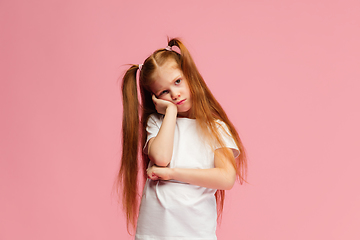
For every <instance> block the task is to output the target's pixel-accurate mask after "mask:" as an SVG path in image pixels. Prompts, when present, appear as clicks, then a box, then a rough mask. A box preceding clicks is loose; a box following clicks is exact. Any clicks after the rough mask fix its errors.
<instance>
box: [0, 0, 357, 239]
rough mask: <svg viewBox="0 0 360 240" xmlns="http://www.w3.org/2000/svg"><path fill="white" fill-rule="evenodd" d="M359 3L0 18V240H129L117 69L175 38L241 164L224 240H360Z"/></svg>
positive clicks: (12, 11) (113, 5)
mask: <svg viewBox="0 0 360 240" xmlns="http://www.w3.org/2000/svg"><path fill="white" fill-rule="evenodd" d="M359 12H360V3H359V1H357V0H342V1H328V0H315V1H314V0H304V1H285V0H283V1H279V0H273V1H211V2H210V1H196V0H193V1H180V2H178V3H175V2H174V3H171V2H170V1H163V0H161V1H126V2H125V1H119V0H118V1H114V0H113V1H112V0H101V1H100V0H92V1H85V0H83V1H80V0H62V1H55V0H42V1H41V0H38V1H36V0H34V1H24V0H23V1H19V0H11V1H10V0H8V1H6V0H5V1H4V0H3V1H1V2H0V24H1V25H0V28H1V34H0V79H1V85H0V109H1V118H0V158H1V159H0V160H1V161H0V239H1V240H13V239H16V240H18V239H30V240H32V239H34V240H35V239H37V240H38V239H40V240H42V239H53V240H57V239H59V240H63V239H87V240H92V239H108V240H110V239H125V240H126V239H132V238H131V237H130V236H128V234H127V232H126V227H125V220H124V217H123V214H122V212H121V207H120V206H119V205H118V204H117V202H116V200H115V198H114V197H113V196H112V195H111V190H112V184H113V181H114V178H115V176H116V173H117V169H118V166H119V156H120V129H121V128H120V123H121V98H120V93H119V85H118V82H117V78H118V77H119V76H121V75H122V74H123V72H124V70H125V69H126V66H124V64H127V63H135V64H136V63H141V62H143V61H144V59H145V57H147V56H148V55H149V54H150V53H151V52H152V51H153V50H155V49H157V48H163V47H165V46H166V36H169V37H182V38H183V39H184V42H185V43H186V44H187V46H188V48H189V49H190V52H191V53H192V54H193V57H194V59H195V61H196V63H197V65H198V67H199V69H200V71H201V73H202V74H203V76H204V78H205V79H206V81H207V83H208V85H209V86H210V88H211V89H212V91H213V93H214V94H215V96H216V97H217V99H218V100H219V101H220V102H221V103H222V105H223V106H224V108H225V109H226V110H227V113H228V115H229V116H230V118H231V120H232V121H233V123H234V124H235V125H236V126H237V128H238V130H239V132H240V135H241V137H242V139H243V142H244V144H245V146H246V148H247V152H248V156H249V178H248V181H249V184H247V185H243V186H240V185H239V184H237V185H236V186H235V187H234V188H233V189H232V190H231V191H230V192H228V195H227V196H228V198H227V202H226V205H225V211H224V217H223V222H222V225H221V227H220V228H219V229H218V238H219V239H220V240H232V239H234V240H237V239H245V240H250V239H251V240H258V239H259V240H260V239H287V240H288V239H291V240H296V239H327V240H333V239H354V240H355V239H360V230H359V225H360V191H359V189H360V186H359V185H360V177H359V176H360V174H359V173H358V171H359V167H360V163H359V160H360V154H359V152H358V151H359V146H360V141H359V135H360V127H359V122H360V111H359V110H360V106H359V105H360V98H359V91H360V81H359V80H360V68H359V57H360V44H359V42H360V14H359Z"/></svg>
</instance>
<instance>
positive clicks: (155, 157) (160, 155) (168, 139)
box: [148, 95, 177, 167]
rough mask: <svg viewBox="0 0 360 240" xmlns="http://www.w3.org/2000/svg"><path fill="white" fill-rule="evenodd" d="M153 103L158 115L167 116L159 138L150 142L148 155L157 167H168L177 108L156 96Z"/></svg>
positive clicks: (158, 135) (154, 138)
mask: <svg viewBox="0 0 360 240" xmlns="http://www.w3.org/2000/svg"><path fill="white" fill-rule="evenodd" d="M153 101H154V104H155V106H156V110H157V111H158V113H160V114H164V115H165V116H164V119H163V122H162V124H161V127H160V130H159V132H158V134H157V136H156V137H153V138H151V139H150V140H149V142H148V155H149V158H150V160H151V161H152V162H153V163H155V164H156V165H157V166H162V167H166V166H167V165H168V164H169V163H170V161H171V158H172V153H173V145H174V132H175V124H176V116H177V107H176V105H175V104H173V103H171V102H169V101H165V100H161V99H157V98H156V97H155V95H153Z"/></svg>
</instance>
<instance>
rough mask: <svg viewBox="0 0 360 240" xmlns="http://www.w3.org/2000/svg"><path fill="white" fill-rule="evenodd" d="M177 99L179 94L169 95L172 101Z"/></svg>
mask: <svg viewBox="0 0 360 240" xmlns="http://www.w3.org/2000/svg"><path fill="white" fill-rule="evenodd" d="M179 97H180V94H179V93H172V94H171V98H172V100H176V99H178V98H179Z"/></svg>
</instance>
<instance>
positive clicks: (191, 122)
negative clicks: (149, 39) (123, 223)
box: [118, 39, 247, 240]
mask: <svg viewBox="0 0 360 240" xmlns="http://www.w3.org/2000/svg"><path fill="white" fill-rule="evenodd" d="M173 47H177V48H178V49H179V50H180V51H179V52H177V51H174V50H173V49H172V48H173ZM137 73H139V87H140V93H141V105H140V106H141V108H140V109H141V112H140V116H139V113H138V105H139V103H138V93H137V84H136V75H137ZM122 93H123V124H122V127H123V135H122V137H123V138H122V140H123V141H122V157H121V167H120V171H119V175H118V183H120V184H121V186H122V189H123V194H122V201H123V206H124V210H125V212H126V216H127V223H128V227H129V226H135V225H137V226H136V235H135V239H136V240H143V239H144V240H146V239H151V240H155V239H159V240H160V239H161V240H165V239H166V240H171V239H173V240H175V239H176V240H180V239H186V240H195V239H196V240H200V239H203V240H205V239H206V240H210V239H211V240H213V239H216V233H215V231H216V224H217V221H216V220H217V216H218V217H220V216H221V212H222V209H223V204H224V197H225V191H224V190H229V189H231V188H232V186H233V184H234V182H235V180H236V178H237V179H238V180H239V181H240V183H243V181H245V174H246V166H247V165H246V157H245V151H244V147H243V145H242V143H241V141H240V138H239V135H238V133H237V132H236V130H235V127H234V126H233V124H232V123H231V122H230V120H229V119H228V117H227V115H226V114H225V112H224V110H223V109H222V107H221V106H220V104H219V103H218V102H217V101H216V99H215V98H214V96H213V95H212V94H211V92H210V90H209V89H208V87H207V86H206V84H205V82H204V80H203V78H202V77H201V75H200V73H199V72H198V70H197V68H196V66H195V63H194V62H193V60H192V58H191V56H190V53H189V52H188V50H187V49H186V47H185V46H184V45H183V44H182V42H181V41H180V40H178V39H171V40H170V41H168V46H167V47H166V48H164V49H159V50H157V51H155V52H154V53H153V54H152V55H151V56H149V57H148V58H147V59H146V60H145V62H144V64H139V65H132V66H131V67H130V68H129V70H128V71H127V72H126V73H125V75H124V77H123V83H122ZM139 136H140V139H141V145H139V142H140V141H139ZM140 146H141V152H142V164H141V166H140V167H139V166H138V153H139V148H140ZM141 170H142V171H143V177H144V179H146V178H147V180H146V182H145V187H144V189H143V191H142V199H141V204H140V209H139V207H138V196H140V194H139V193H140V191H139V188H138V185H139V184H138V172H139V171H141ZM138 209H139V210H138ZM136 220H137V224H136Z"/></svg>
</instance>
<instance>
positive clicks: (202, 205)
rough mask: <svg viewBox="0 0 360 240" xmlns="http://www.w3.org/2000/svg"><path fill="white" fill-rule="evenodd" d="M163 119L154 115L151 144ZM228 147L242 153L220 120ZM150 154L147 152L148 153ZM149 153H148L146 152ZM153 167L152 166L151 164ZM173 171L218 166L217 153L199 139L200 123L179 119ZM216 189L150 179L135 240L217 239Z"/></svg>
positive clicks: (144, 193)
mask: <svg viewBox="0 0 360 240" xmlns="http://www.w3.org/2000/svg"><path fill="white" fill-rule="evenodd" d="M162 121H163V116H162V115H159V114H152V115H151V116H150V117H149V120H148V123H147V128H146V130H147V133H148V137H147V142H146V144H145V146H144V149H146V148H147V143H148V141H149V140H150V139H151V138H153V137H155V136H156V135H157V134H158V132H159V129H160V126H161V124H162ZM218 123H219V126H220V125H222V126H223V127H224V129H225V131H220V132H221V133H222V137H223V140H224V143H225V146H226V147H228V148H231V149H232V150H233V153H234V156H235V157H237V156H238V155H239V150H238V148H237V146H236V144H235V142H234V140H233V138H232V137H231V136H230V135H229V134H228V128H227V127H226V124H224V123H223V122H221V121H218ZM145 151H146V150H145ZM146 152H147V151H146ZM150 164H151V163H150ZM169 167H170V168H196V169H207V168H213V167H214V153H213V151H212V150H211V147H210V146H208V145H207V144H206V143H205V141H204V139H202V138H201V136H199V134H198V131H197V128H196V120H195V119H190V118H177V120H176V127H175V134H174V147H173V154H172V159H171V162H170V165H169ZM215 192H216V189H210V188H204V187H199V186H195V185H191V184H187V183H181V182H177V181H171V180H170V181H152V180H150V179H147V181H146V184H145V187H144V190H143V195H142V200H141V204H140V212H139V218H138V222H137V229H136V235H135V240H216V239H217V238H216V233H215V232H216V224H217V222H216V219H217V213H216V200H215V195H214V194H215Z"/></svg>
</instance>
